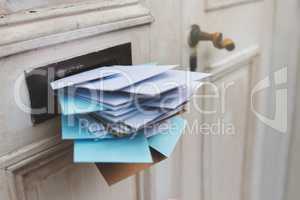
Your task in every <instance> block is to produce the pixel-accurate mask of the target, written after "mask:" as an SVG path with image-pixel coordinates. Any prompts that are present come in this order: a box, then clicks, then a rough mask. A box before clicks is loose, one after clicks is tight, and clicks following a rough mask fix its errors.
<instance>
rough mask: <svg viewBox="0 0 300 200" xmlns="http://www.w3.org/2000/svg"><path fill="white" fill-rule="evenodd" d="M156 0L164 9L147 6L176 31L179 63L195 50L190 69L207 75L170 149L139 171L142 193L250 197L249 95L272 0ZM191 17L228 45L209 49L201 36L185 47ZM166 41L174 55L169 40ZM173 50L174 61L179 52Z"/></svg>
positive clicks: (263, 50) (254, 134) (264, 48)
mask: <svg viewBox="0 0 300 200" xmlns="http://www.w3.org/2000/svg"><path fill="white" fill-rule="evenodd" d="M153 4H154V3H153ZM153 4H152V5H153ZM159 4H161V7H164V8H168V9H167V10H163V11H161V12H160V11H159V10H158V9H159V8H156V9H154V11H155V12H154V14H157V15H159V16H164V21H165V22H166V21H168V22H169V25H168V26H164V27H165V28H163V23H162V22H158V23H161V25H160V26H161V32H162V35H164V33H165V32H167V33H169V35H168V37H169V38H173V37H176V30H178V29H180V30H181V35H180V36H179V37H177V38H180V39H179V40H180V43H181V47H180V52H179V53H178V54H180V58H179V62H180V63H181V64H182V66H184V67H185V69H186V70H189V67H188V66H189V57H190V55H191V54H192V53H195V51H196V54H197V57H198V61H197V64H198V68H197V69H196V70H197V71H205V72H209V73H211V74H212V78H211V84H206V85H205V86H204V87H202V88H201V89H200V90H199V91H198V95H197V97H196V98H193V100H192V102H191V103H190V106H189V108H188V112H187V113H186V114H185V117H186V118H187V119H188V122H189V126H188V128H187V130H186V132H185V134H184V136H183V138H182V140H181V144H180V145H178V146H177V148H176V150H175V151H174V154H173V156H172V157H171V158H170V159H169V160H167V161H165V162H164V163H161V164H159V165H158V166H156V167H154V169H152V170H151V171H149V172H147V174H146V175H145V176H146V177H147V178H145V179H146V181H145V182H146V189H145V191H146V190H147V189H149V188H150V192H149V194H148V193H147V194H148V195H147V198H150V199H159V200H165V199H188V200H193V199H195V200H199V199H201V200H220V199H222V200H241V199H243V200H246V199H255V198H256V195H257V186H258V184H255V181H257V180H258V179H256V178H257V177H256V171H255V170H256V167H258V165H259V163H258V162H257V161H256V159H257V154H259V148H258V147H259V143H260V141H261V138H260V135H259V134H258V130H257V128H256V126H257V125H256V121H255V116H254V115H253V112H252V110H251V107H253V109H259V108H260V106H261V101H260V98H262V97H261V96H259V95H253V102H251V98H252V96H251V89H252V88H253V86H254V85H255V84H256V83H257V82H258V80H260V79H261V78H263V77H261V76H262V74H263V72H264V71H265V70H267V67H266V66H268V62H269V54H270V47H271V46H270V45H271V36H272V9H273V1H266V0H265V1H255V0H230V1H227V0H223V1H221V0H190V1H164V3H156V6H157V7H158V5H159ZM171 9H173V10H174V11H173V14H170V13H169V10H171ZM154 17H155V15H154ZM193 24H197V25H199V26H200V28H201V30H202V31H205V32H209V33H213V32H221V33H223V36H224V38H225V37H228V38H231V39H232V40H233V41H234V42H235V46H236V48H235V50H234V51H232V52H228V51H227V50H220V49H216V48H215V47H214V46H213V45H212V42H203V41H200V42H199V44H198V46H197V47H196V50H195V49H191V48H190V47H189V45H188V37H189V33H190V30H191V26H192V25H193ZM156 26H158V25H157V24H156ZM173 33H174V34H173ZM167 48H170V49H172V50H171V51H170V53H171V54H173V55H175V56H177V55H178V54H177V51H176V49H175V48H173V47H172V46H167ZM166 54H168V53H166ZM175 56H174V58H173V59H171V60H172V61H173V62H176V61H177V59H178V58H175ZM154 57H155V58H157V57H158V58H159V56H157V55H154ZM171 57H172V56H170V58H171ZM161 60H162V61H163V62H164V60H163V59H161ZM251 103H252V104H253V106H251Z"/></svg>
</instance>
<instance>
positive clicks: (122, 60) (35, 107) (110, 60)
mask: <svg viewBox="0 0 300 200" xmlns="http://www.w3.org/2000/svg"><path fill="white" fill-rule="evenodd" d="M131 64H132V56H131V43H125V44H122V45H118V46H114V47H111V48H108V49H105V50H101V51H97V52H93V53H90V54H86V55H82V56H78V57H75V58H71V59H68V60H64V61H61V62H57V63H52V64H49V65H46V66H42V67H39V68H35V69H33V70H31V71H26V72H25V77H26V83H27V87H28V92H29V97H30V104H31V109H32V113H31V119H32V122H33V124H38V123H42V122H44V121H45V120H48V119H50V118H53V117H54V116H55V115H57V114H58V106H57V100H56V97H55V95H54V92H53V91H52V89H51V88H50V82H52V81H53V80H57V79H60V78H64V77H67V76H70V75H73V74H77V73H80V72H84V71H87V70H91V69H95V68H98V67H101V66H110V65H131Z"/></svg>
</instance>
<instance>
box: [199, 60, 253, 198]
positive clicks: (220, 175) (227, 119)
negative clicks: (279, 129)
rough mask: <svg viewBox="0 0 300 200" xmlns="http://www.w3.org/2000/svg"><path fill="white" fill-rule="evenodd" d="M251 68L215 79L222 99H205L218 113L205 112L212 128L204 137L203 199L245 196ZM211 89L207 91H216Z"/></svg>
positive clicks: (238, 70) (243, 67)
mask: <svg viewBox="0 0 300 200" xmlns="http://www.w3.org/2000/svg"><path fill="white" fill-rule="evenodd" d="M249 69H250V66H249V65H246V66H242V68H241V69H237V70H236V71H233V72H231V73H230V74H226V75H223V76H222V77H220V78H218V79H217V80H215V81H214V82H213V83H214V84H215V86H216V87H217V88H218V90H217V92H218V96H219V98H217V99H212V100H207V101H205V104H208V105H207V106H206V107H207V108H209V110H212V111H213V112H215V111H216V112H215V113H213V114H207V115H205V123H207V124H208V126H209V127H210V129H209V131H207V133H204V135H205V136H204V138H203V140H204V142H203V144H204V150H203V154H204V156H203V165H204V167H203V178H204V188H205V189H204V190H203V192H204V199H210V200H217V199H224V200H227V199H228V200H240V199H242V191H243V183H244V178H245V174H244V172H245V171H244V170H245V162H246V157H245V156H246V150H247V142H248V140H247V138H248V132H247V124H248V112H249V89H250V88H249V83H250V82H249V74H250V73H249ZM209 90H211V89H209V88H208V89H207V91H206V93H207V94H209V93H214V92H215V91H209Z"/></svg>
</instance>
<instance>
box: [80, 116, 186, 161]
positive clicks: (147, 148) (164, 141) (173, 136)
mask: <svg viewBox="0 0 300 200" xmlns="http://www.w3.org/2000/svg"><path fill="white" fill-rule="evenodd" d="M184 128H185V120H184V119H183V118H181V117H178V116H176V117H173V118H172V119H170V129H167V130H166V129H164V130H163V131H162V132H160V133H159V134H156V135H154V136H152V137H150V138H146V137H145V135H144V134H143V132H142V131H141V132H138V133H137V134H136V135H133V136H129V137H125V138H113V139H99V140H75V142H74V161H75V162H85V163H152V162H153V160H152V155H151V151H152V150H155V151H156V152H158V153H160V156H161V157H169V156H170V155H171V153H172V151H173V149H174V148H175V146H176V143H177V142H178V140H179V138H180V136H181V134H182V132H183V130H184ZM151 148H152V149H151Z"/></svg>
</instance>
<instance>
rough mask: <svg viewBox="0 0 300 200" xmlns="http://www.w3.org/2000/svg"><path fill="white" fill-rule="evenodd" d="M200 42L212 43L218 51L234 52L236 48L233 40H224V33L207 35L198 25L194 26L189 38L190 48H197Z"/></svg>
mask: <svg viewBox="0 0 300 200" xmlns="http://www.w3.org/2000/svg"><path fill="white" fill-rule="evenodd" d="M199 41H211V42H212V43H213V45H214V47H216V48H217V49H226V50H228V51H232V50H234V48H235V44H234V42H233V40H232V39H229V38H225V39H223V34H222V33H218V32H216V33H206V32H203V31H201V29H200V27H199V26H198V25H196V24H194V25H192V30H191V32H190V36H189V45H190V47H192V48H193V47H196V46H197V44H198V42H199Z"/></svg>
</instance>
